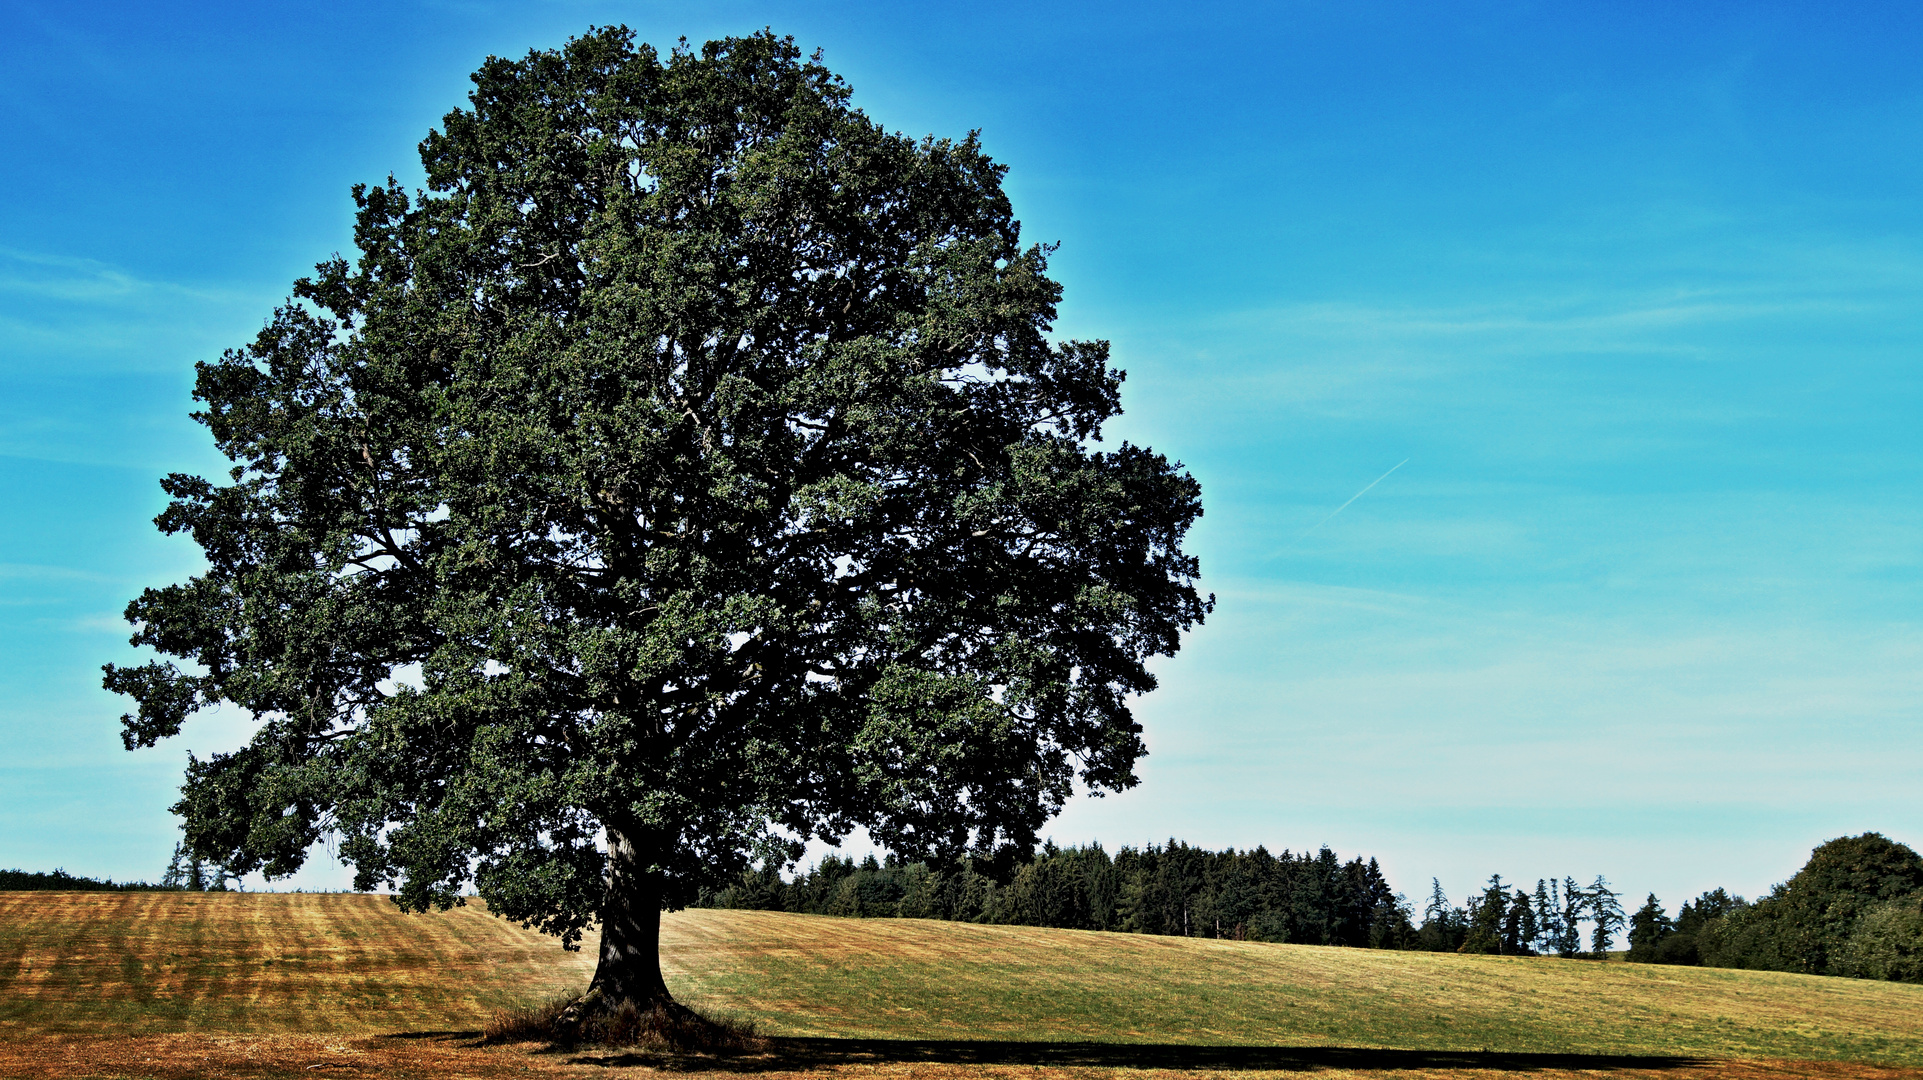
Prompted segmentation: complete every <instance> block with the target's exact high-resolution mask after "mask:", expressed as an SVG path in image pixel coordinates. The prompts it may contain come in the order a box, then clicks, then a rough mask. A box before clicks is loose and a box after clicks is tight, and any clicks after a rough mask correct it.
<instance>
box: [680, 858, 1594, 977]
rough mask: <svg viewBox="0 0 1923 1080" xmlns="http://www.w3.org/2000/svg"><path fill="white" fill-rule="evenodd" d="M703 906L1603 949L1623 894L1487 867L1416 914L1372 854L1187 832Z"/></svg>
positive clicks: (756, 883) (732, 896) (749, 878)
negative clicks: (1229, 843) (1204, 839)
mask: <svg viewBox="0 0 1923 1080" xmlns="http://www.w3.org/2000/svg"><path fill="white" fill-rule="evenodd" d="M699 904H700V906H704V907H725V908H756V909H762V910H769V911H795V912H804V913H808V914H817V915H849V916H856V917H868V918H874V917H882V918H887V917H899V918H921V919H950V920H955V921H960V922H980V923H1001V924H1006V925H1013V926H1055V927H1063V928H1067V929H1075V930H1118V931H1123V932H1127V933H1137V934H1169V935H1176V936H1186V937H1216V938H1234V939H1238V940H1247V941H1278V942H1293V943H1296V944H1306V945H1347V946H1352V947H1356V948H1368V949H1422V950H1430V951H1437V952H1476V953H1512V954H1522V955H1535V954H1538V953H1547V954H1551V955H1557V956H1569V957H1575V956H1588V955H1598V956H1600V955H1602V954H1604V953H1606V952H1608V951H1609V949H1610V947H1611V945H1612V943H1613V942H1614V940H1615V937H1616V935H1617V934H1619V933H1620V932H1621V930H1622V927H1623V925H1624V917H1623V909H1622V906H1621V904H1620V903H1618V896H1617V894H1616V893H1615V892H1614V891H1613V890H1611V889H1610V887H1609V885H1608V883H1607V882H1606V881H1604V880H1603V879H1602V878H1600V877H1598V878H1596V879H1595V881H1594V882H1593V883H1592V884H1590V885H1587V886H1583V885H1578V884H1577V883H1576V882H1575V881H1574V880H1571V879H1564V880H1562V881H1556V882H1551V881H1538V882H1537V883H1536V888H1535V891H1534V892H1533V893H1525V892H1523V891H1522V890H1520V889H1516V890H1513V895H1512V890H1511V888H1510V887H1509V886H1507V885H1504V884H1503V882H1502V879H1501V878H1500V877H1496V878H1492V879H1491V880H1490V884H1489V887H1488V888H1487V889H1485V890H1484V891H1483V892H1482V893H1481V894H1479V895H1476V896H1472V897H1469V898H1468V900H1467V901H1466V902H1465V903H1463V904H1462V905H1461V906H1454V905H1452V904H1451V903H1450V902H1449V899H1448V897H1447V896H1445V895H1444V894H1443V892H1442V887H1441V885H1440V884H1436V885H1435V886H1434V888H1433V890H1432V892H1431V895H1430V897H1429V901H1428V904H1427V906H1426V907H1425V908H1424V909H1423V911H1422V913H1421V914H1422V921H1421V923H1420V925H1418V924H1417V923H1416V921H1415V920H1416V913H1415V912H1414V910H1413V909H1412V908H1411V907H1410V905H1409V902H1408V901H1407V900H1406V899H1405V898H1404V897H1403V896H1401V895H1400V894H1398V893H1396V892H1395V891H1394V890H1392V889H1391V888H1389V883H1388V882H1387V881H1386V880H1385V879H1384V878H1383V876H1382V870H1381V867H1380V866H1378V865H1377V863H1376V860H1374V859H1369V860H1367V861H1364V860H1363V859H1362V858H1361V857H1360V856H1358V857H1355V858H1352V859H1349V860H1347V861H1346V862H1345V861H1343V859H1342V858H1341V857H1340V856H1338V855H1337V854H1336V853H1335V852H1333V851H1331V850H1330V849H1329V848H1327V847H1323V848H1322V849H1321V850H1319V851H1316V852H1314V853H1313V854H1312V853H1309V852H1306V851H1305V852H1301V853H1294V852H1290V851H1283V852H1282V853H1280V854H1271V853H1270V852H1269V851H1268V849H1266V848H1261V847H1258V848H1256V849H1254V850H1253V851H1236V850H1233V849H1230V850H1227V851H1209V850H1207V849H1204V848H1199V847H1192V846H1190V845H1188V844H1185V843H1182V842H1181V841H1179V840H1170V841H1169V842H1168V843H1167V844H1166V845H1156V844H1150V845H1148V846H1147V847H1142V848H1133V847H1124V848H1122V849H1120V850H1118V851H1117V852H1115V854H1114V855H1110V854H1109V853H1108V852H1107V851H1105V850H1104V849H1103V848H1102V846H1101V845H1099V844H1091V845H1088V846H1086V847H1066V848H1058V847H1056V846H1055V845H1053V844H1048V845H1045V846H1044V847H1043V848H1042V850H1041V851H1040V852H1039V853H1038V854H1037V855H1036V856H1035V858H1034V859H1033V860H1031V861H1029V862H1027V863H1023V864H1021V865H1019V866H1016V867H1014V868H1012V871H1010V872H1005V873H1001V874H996V873H994V872H992V871H983V870H978V869H976V868H975V867H973V866H966V865H964V866H957V867H950V868H944V869H936V868H932V867H929V866H928V865H926V864H925V863H919V862H912V863H910V862H902V861H900V860H898V859H895V858H893V857H890V858H889V859H888V860H887V861H885V862H884V861H880V860H877V859H876V858H875V857H874V856H872V855H870V856H869V857H867V858H866V859H864V860H862V861H861V862H859V863H858V862H856V861H854V860H852V859H845V858H841V857H839V856H835V855H829V856H828V857H826V858H824V859H822V860H821V861H820V862H819V863H817V864H816V865H815V866H814V867H813V868H812V869H810V870H807V871H805V872H802V873H800V874H798V875H796V877H795V878H794V880H792V881H784V880H782V878H781V876H780V875H779V874H777V873H776V872H774V871H773V870H761V871H758V872H751V873H748V874H744V875H743V876H742V878H741V880H740V881H739V882H738V883H736V884H734V885H732V886H729V887H728V888H725V889H719V890H710V891H707V892H704V893H703V894H702V896H701V899H700V901H699Z"/></svg>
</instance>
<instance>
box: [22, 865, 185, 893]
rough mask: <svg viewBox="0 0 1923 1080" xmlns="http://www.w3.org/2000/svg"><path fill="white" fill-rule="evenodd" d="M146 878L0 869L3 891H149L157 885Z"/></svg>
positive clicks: (59, 871)
mask: <svg viewBox="0 0 1923 1080" xmlns="http://www.w3.org/2000/svg"><path fill="white" fill-rule="evenodd" d="M159 887H160V886H158V885H149V884H147V883H146V882H144V881H123V882H114V881H101V880H98V879H95V878H90V877H77V876H75V875H73V874H69V873H67V872H66V871H65V870H54V871H52V872H47V871H42V870H0V891H5V892H52V891H55V890H58V891H60V892H146V891H148V890H152V889H157V888H159Z"/></svg>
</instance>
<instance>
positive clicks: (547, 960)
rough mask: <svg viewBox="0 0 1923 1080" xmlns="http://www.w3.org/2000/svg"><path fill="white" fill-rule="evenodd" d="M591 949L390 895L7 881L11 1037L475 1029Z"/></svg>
mask: <svg viewBox="0 0 1923 1080" xmlns="http://www.w3.org/2000/svg"><path fill="white" fill-rule="evenodd" d="M591 971H592V963H591V959H590V958H588V957H585V956H583V954H581V953H564V952H562V951H561V948H560V946H559V945H558V944H557V943H556V942H555V941H554V939H552V938H546V937H543V936H541V935H540V934H536V933H532V932H530V931H526V930H522V929H521V928H520V927H517V926H514V925H512V924H510V923H507V922H503V921H502V920H500V919H496V918H493V917H491V916H489V915H487V914H486V913H485V912H484V911H483V910H481V909H478V908H456V909H454V910H452V911H449V912H446V913H444V914H442V913H436V914H428V915H405V914H403V913H402V912H401V911H400V910H399V909H397V908H396V907H395V906H394V905H393V903H392V902H391V901H389V900H388V899H387V898H386V897H383V896H355V895H348V894H326V893H176V892H148V893H101V892H84V893H61V892H0V1035H7V1034H11V1033H15V1032H25V1031H31V1032H37V1033H75V1034H80V1033H118V1034H149V1033H161V1032H282V1031H301V1032H355V1033H375V1032H388V1031H422V1030H449V1029H454V1030H464V1029H471V1028H476V1027H479V1026H480V1024H481V1021H482V1020H484V1019H485V1018H486V1017H487V1016H488V1015H490V1014H491V1013H492V1012H493V1011H494V1010H496V1009H499V1008H503V1007H506V1006H511V1005H519V1004H524V1003H526V1002H528V1001H530V1000H533V999H538V998H541V997H543V996H546V995H550V994H555V993H560V992H562V991H564V990H570V989H578V988H579V987H581V986H583V985H585V983H586V982H587V977H588V975H589V974H590V973H591Z"/></svg>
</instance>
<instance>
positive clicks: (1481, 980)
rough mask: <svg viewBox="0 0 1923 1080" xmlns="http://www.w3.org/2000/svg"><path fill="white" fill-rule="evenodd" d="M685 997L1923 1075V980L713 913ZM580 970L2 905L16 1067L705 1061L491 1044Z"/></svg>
mask: <svg viewBox="0 0 1923 1080" xmlns="http://www.w3.org/2000/svg"><path fill="white" fill-rule="evenodd" d="M663 953H664V966H665V967H666V968H667V971H668V976H669V982H670V984H671V985H672V986H673V987H674V988H675V991H676V993H677V994H678V995H679V996H681V997H682V998H683V999H684V1000H687V1001H689V1002H690V1003H692V1004H694V1005H696V1006H697V1007H700V1008H703V1009H706V1010H709V1011H711V1012H715V1013H720V1014H724V1015H729V1016H733V1017H738V1018H743V1019H752V1020H754V1021H755V1022H756V1023H757V1024H758V1025H759V1027H760V1029H761V1030H762V1031H763V1032H764V1033H765V1034H768V1035H772V1036H775V1037H776V1038H775V1040H774V1045H773V1048H772V1049H771V1051H770V1052H769V1053H768V1054H766V1055H762V1056H760V1057H758V1058H756V1059H754V1060H751V1061H737V1062H733V1063H729V1064H728V1065H727V1068H726V1071H728V1072H737V1073H738V1072H743V1071H747V1072H754V1073H759V1074H763V1075H768V1076H797V1077H799V1076H811V1077H821V1076H829V1075H832V1076H844V1075H846V1076H865V1075H875V1076H879V1077H889V1078H897V1077H916V1078H926V1080H939V1078H942V1077H947V1076H960V1075H969V1076H975V1075H992V1076H1006V1077H1010V1078H1011V1080H1012V1078H1014V1077H1034V1078H1039V1080H1066V1078H1068V1077H1071V1076H1073V1077H1081V1076H1088V1077H1110V1076H1116V1075H1118V1074H1128V1075H1130V1076H1134V1075H1150V1074H1154V1075H1207V1076H1220V1075H1221V1074H1223V1073H1225V1072H1229V1073H1235V1074H1237V1075H1238V1076H1243V1075H1257V1074H1276V1075H1279V1074H1283V1073H1300V1072H1305V1071H1307V1072H1317V1073H1320V1074H1325V1075H1330V1076H1347V1075H1370V1076H1390V1075H1393V1076H1396V1077H1398V1078H1403V1077H1407V1078H1411V1080H1413V1078H1416V1077H1449V1078H1451V1080H1470V1078H1474V1077H1497V1076H1514V1075H1515V1074H1517V1073H1530V1074H1532V1075H1542V1076H1551V1075H1553V1076H1575V1075H1591V1076H1598V1075H1609V1076H1623V1075H1630V1076H1638V1077H1644V1076H1647V1077H1656V1076H1662V1077H1706V1076H1718V1077H1764V1076H1799V1077H1822V1078H1834V1080H1842V1078H1849V1080H1885V1078H1890V1080H1893V1078H1898V1077H1903V1078H1907V1080H1923V1068H1919V1067H1920V1066H1923V987H1918V986H1893V985H1888V984H1875V983H1864V982H1856V981H1850V980H1842V979H1819V978H1812V977H1804V976H1785V975H1772V974H1766V973H1754V972H1733V971H1713V970H1702V969H1678V968H1648V967H1643V966H1640V965H1629V964H1596V963H1587V962H1582V961H1558V960H1547V959H1517V958H1495V957H1461V956H1449V955H1442V956H1437V955H1429V954H1408V953H1375V952H1366V951H1359V950H1348V949H1329V948H1316V947H1307V946H1282V945H1263V944H1253V943H1238V942H1218V941H1203V940H1184V939H1172V938H1154V937H1138V936H1132V935H1125V934H1093V933H1084V932H1078V931H1062V930H1037V929H1029V928H1016V927H984V926H972V925H966V924H953V923H938V922H920V921H909V920H901V921H896V920H865V921H864V920H844V919H827V918H815V917H809V916H799V915H779V914H767V913H759V912H722V911H691V912H681V913H678V914H675V915H672V916H669V917H668V918H667V919H666V920H665V925H664V928H663ZM589 970H590V967H589V960H588V959H587V958H585V957H583V956H582V955H581V954H578V953H577V954H567V953H563V952H562V951H561V950H560V949H559V947H558V946H557V945H556V944H555V943H554V942H553V941H552V940H550V939H544V938H541V937H539V936H538V935H534V934H531V933H528V932H526V931H522V930H520V929H519V928H517V927H513V926H510V925H508V924H505V923H503V922H501V921H500V920H497V919H493V918H491V917H489V916H488V915H486V914H485V913H483V912H482V911H480V910H477V909H466V910H458V909H457V910H455V911H452V912H448V913H445V914H437V915H426V916H419V915H415V916H408V915H403V914H401V913H400V912H398V911H397V910H396V909H395V908H394V907H393V906H392V904H390V903H389V902H388V901H387V900H386V899H385V898H380V897H365V896H342V895H300V894H295V895H275V894H247V895H241V894H200V895H194V894H180V893H118V894H103V893H0V1076H9V1077H13V1076H18V1077H47V1078H53V1077H62V1078H65V1077H83V1076H86V1077H103V1078H104V1077H134V1076H139V1077H157V1078H158V1077H168V1078H171V1077H190V1076H235V1077H242V1076H244V1077H262V1078H270V1077H290V1076H308V1077H311V1076H316V1075H360V1076H369V1075H381V1076H400V1077H409V1076H420V1077H461V1076H471V1077H496V1076H507V1075H517V1076H522V1075H528V1073H529V1072H534V1073H538V1074H553V1075H579V1076H600V1077H607V1076H609V1075H610V1072H611V1071H612V1072H649V1071H652V1070H656V1069H671V1070H674V1071H683V1072H685V1071H689V1070H694V1071H697V1072H698V1071H702V1070H703V1069H709V1068H712V1067H713V1066H714V1063H712V1062H705V1063H704V1062H700V1061H687V1060H683V1061H673V1060H663V1059H656V1058H650V1057H648V1056H646V1055H635V1054H620V1053H607V1052H604V1053H553V1052H540V1051H536V1050H533V1049H532V1048H528V1047H521V1048H479V1047H476V1046H474V1045H473V1042H474V1039H473V1033H474V1031H475V1029H477V1028H479V1027H480V1025H481V1023H482V1021H483V1020H485V1019H486V1017H487V1016H488V1015H490V1014H491V1013H492V1011H493V1010H495V1009H497V1008H501V1007H506V1006H512V1005H519V1004H526V1003H531V1002H533V1001H536V1000H539V999H542V998H545V997H549V996H552V995H554V994H557V993H561V992H564V991H567V990H570V989H578V988H579V987H580V986H582V985H583V984H584V983H585V981H586V978H587V975H588V972H589Z"/></svg>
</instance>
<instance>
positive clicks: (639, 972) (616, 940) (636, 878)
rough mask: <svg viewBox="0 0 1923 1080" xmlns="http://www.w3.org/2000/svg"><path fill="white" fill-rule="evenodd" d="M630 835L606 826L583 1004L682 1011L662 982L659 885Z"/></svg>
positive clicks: (630, 833)
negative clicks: (597, 930) (596, 936)
mask: <svg viewBox="0 0 1923 1080" xmlns="http://www.w3.org/2000/svg"><path fill="white" fill-rule="evenodd" d="M635 841H636V837H635V834H634V833H633V832H632V831H623V830H620V829H617V828H615V827H614V826H612V825H610V826H608V870H607V879H606V890H605V892H603V894H602V899H601V953H600V960H599V962H598V963H597V964H596V965H595V968H594V981H593V982H592V983H589V984H588V993H587V997H586V998H584V999H583V1000H582V1004H583V1005H592V1006H595V1007H599V1008H604V1009H605V1008H613V1007H616V1006H619V1005H620V1004H621V1003H622V1002H624V1001H626V1002H632V1003H633V1004H634V1005H635V1006H636V1007H638V1008H640V1009H642V1010H644V1011H645V1010H648V1009H651V1008H654V1007H656V1006H660V1007H663V1008H666V1009H669V1010H671V1011H675V1012H679V1011H682V1006H680V1005H679V1004H677V1003H676V1002H675V1000H674V996H673V995H671V994H669V993H668V984H667V983H665V982H663V981H662V979H661V882H660V880H659V879H658V878H657V877H656V876H655V875H654V874H652V873H649V872H648V869H647V863H648V858H647V852H646V851H645V850H642V849H641V848H640V847H638V846H637V844H636V842H635Z"/></svg>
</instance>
